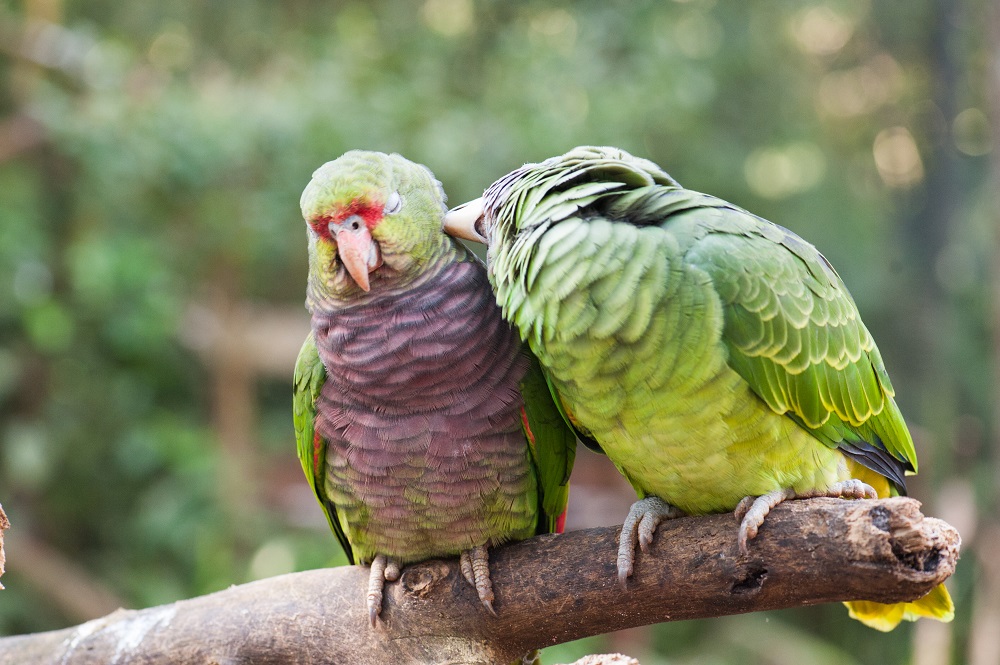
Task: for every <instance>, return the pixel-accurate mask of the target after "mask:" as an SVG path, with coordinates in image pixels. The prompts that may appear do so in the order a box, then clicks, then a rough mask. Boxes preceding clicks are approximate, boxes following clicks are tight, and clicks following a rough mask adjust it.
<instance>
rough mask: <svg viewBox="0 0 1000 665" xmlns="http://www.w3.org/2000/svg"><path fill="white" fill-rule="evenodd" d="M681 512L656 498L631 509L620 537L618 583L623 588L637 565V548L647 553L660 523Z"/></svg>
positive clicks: (637, 504)
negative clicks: (637, 546)
mask: <svg viewBox="0 0 1000 665" xmlns="http://www.w3.org/2000/svg"><path fill="white" fill-rule="evenodd" d="M683 514H684V513H682V512H681V511H680V510H678V509H677V508H675V507H673V506H671V505H670V504H669V503H667V502H666V501H664V500H663V499H661V498H659V497H655V496H651V497H647V498H645V499H642V500H640V501H636V502H635V503H633V504H632V507H631V508H629V511H628V515H627V516H626V517H625V522H624V524H622V530H621V535H619V537H618V559H617V566H618V583H619V584H621V586H622V588H624V587H625V584H626V582H627V580H628V578H629V577H631V576H632V571H633V569H634V563H635V546H636V543H637V542H638V545H639V548H640V549H641V550H642V551H643V552H644V553H645V552H648V551H649V546H650V545H652V543H653V538H654V537H655V535H656V527H658V526H659V525H660V522H662V521H663V520H667V519H673V518H675V517H680V516H681V515H683Z"/></svg>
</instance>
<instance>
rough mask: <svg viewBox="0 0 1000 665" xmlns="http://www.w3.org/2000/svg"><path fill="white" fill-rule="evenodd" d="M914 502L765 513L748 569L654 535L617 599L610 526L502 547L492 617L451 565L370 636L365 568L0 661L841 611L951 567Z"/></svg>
mask: <svg viewBox="0 0 1000 665" xmlns="http://www.w3.org/2000/svg"><path fill="white" fill-rule="evenodd" d="M919 505H920V504H919V503H918V502H916V501H914V500H912V499H904V498H895V499H883V500H877V501H845V500H833V499H814V500H811V501H791V502H787V503H785V504H783V505H781V506H779V507H778V508H776V509H775V510H774V512H772V513H771V515H770V516H769V517H768V519H767V521H766V522H765V524H764V526H763V527H762V528H761V531H760V534H759V535H758V537H757V538H756V539H755V540H754V541H753V542H752V544H751V548H750V554H749V556H747V557H741V556H740V555H739V553H738V550H737V546H736V523H735V520H734V518H733V516H732V515H713V516H708V517H698V518H682V519H678V520H673V521H670V522H667V523H664V524H663V525H661V526H660V529H659V531H658V534H657V538H656V541H655V543H654V544H653V547H652V548H651V551H650V552H649V553H648V554H645V555H640V556H639V557H638V561H637V565H636V570H635V575H634V577H633V578H632V580H631V581H630V582H629V584H628V588H627V589H622V588H621V587H620V586H619V585H618V583H617V580H616V574H615V549H616V547H615V540H616V536H617V529H616V528H613V527H606V528H599V529H588V530H585V531H576V532H572V533H568V534H564V535H561V536H541V537H538V538H533V539H531V540H529V541H526V542H523V543H517V544H514V545H510V546H505V547H500V548H496V549H495V550H494V551H493V553H492V561H491V569H492V573H493V583H494V588H495V591H496V596H497V598H496V604H495V606H496V610H497V612H498V615H499V616H497V617H492V616H490V615H489V614H488V613H487V612H486V610H485V609H484V608H483V607H482V606H481V605H480V604H479V601H478V600H477V598H476V594H475V591H474V590H473V589H472V588H471V587H470V586H469V585H468V584H467V583H466V582H465V581H464V580H463V579H462V576H461V574H460V573H459V571H458V565H457V561H455V560H449V561H429V562H426V563H422V564H418V565H413V566H409V567H407V568H406V569H404V572H403V575H402V577H401V579H400V581H399V582H397V583H394V584H390V585H388V586H387V593H386V598H385V602H384V608H383V611H382V618H383V621H381V623H380V625H379V626H378V628H377V629H374V630H373V629H371V628H369V627H368V625H367V615H366V611H365V600H364V598H365V589H366V586H367V578H368V571H367V569H366V568H360V567H353V566H352V567H344V568H334V569H326V570H313V571H308V572H303V573H294V574H290V575H283V576H280V577H275V578H271V579H266V580H261V581H259V582H253V583H250V584H244V585H242V586H236V587H232V588H229V589H226V590H224V591H220V592H217V593H214V594H211V595H208V596H203V597H199V598H193V599H191V600H184V601H179V602H177V603H174V604H172V605H164V606H160V607H154V608H150V609H146V610H139V611H127V610H119V611H117V612H115V613H113V614H111V615H109V616H107V617H104V618H102V619H97V620H95V621H91V622H88V623H85V624H83V625H81V626H77V627H75V628H67V629H65V630H59V631H53V632H49V633H40V634H36V635H26V636H18V637H8V638H3V639H0V663H11V664H13V663H28V662H59V663H63V664H64V665H82V664H85V663H102V664H104V663H124V662H128V663H133V664H154V663H156V664H158V663H174V664H179V665H184V664H188V663H216V664H219V665H222V664H225V665H237V664H243V663H257V664H268V663H358V664H362V665H363V664H367V663H372V664H376V663H504V662H509V661H511V660H512V659H513V658H514V657H516V656H518V655H520V654H523V653H525V652H527V651H529V650H531V649H535V648H540V647H544V646H548V645H551V644H558V643H560V642H566V641H569V640H574V639H577V638H581V637H585V636H588V635H595V634H599V633H606V632H609V631H613V630H618V629H622V628H628V627H632V626H640V625H645V624H650V623H656V622H662V621H678V620H682V619H695V618H702V617H714V616H723V615H728V614H737V613H742V612H752V611H756V610H766V609H777V608H785V607H796V606H802V605H813V604H817V603H825V602H834V601H843V600H862V599H863V600H875V601H881V602H898V601H904V600H912V599H915V598H918V597H920V596H921V595H923V594H925V593H926V592H927V591H929V590H930V589H931V588H933V587H934V586H936V585H937V584H939V583H941V582H942V581H944V580H945V579H946V578H947V577H948V576H950V575H951V574H952V572H954V570H955V564H956V562H957V560H958V551H959V545H960V538H959V535H958V533H957V532H956V531H955V529H954V528H952V527H951V526H949V525H948V524H946V523H944V522H942V521H941V520H937V519H934V518H926V517H924V516H923V515H922V514H921V513H920V510H919Z"/></svg>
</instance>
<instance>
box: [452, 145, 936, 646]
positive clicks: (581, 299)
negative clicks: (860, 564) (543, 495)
mask: <svg viewBox="0 0 1000 665" xmlns="http://www.w3.org/2000/svg"><path fill="white" fill-rule="evenodd" d="M445 230H446V231H447V232H449V233H451V234H452V235H456V236H458V237H462V238H466V239H470V240H475V241H478V242H482V243H485V244H486V245H487V247H488V254H487V257H488V261H487V263H488V271H489V277H490V281H491V283H492V285H493V289H494V291H495V295H496V299H497V302H498V303H499V305H500V307H501V308H502V310H503V314H504V316H505V317H506V318H507V319H508V320H509V321H511V322H512V323H513V324H514V325H515V326H517V328H518V329H519V330H520V332H521V336H522V338H523V339H525V340H526V341H527V342H528V344H529V345H530V347H531V350H532V351H533V352H534V353H535V355H536V356H537V357H538V359H539V361H540V363H541V365H542V367H543V369H544V371H545V373H546V377H547V379H548V381H549V383H550V386H551V389H552V390H553V392H554V393H555V395H557V397H558V399H557V402H558V403H559V406H560V408H561V410H562V412H563V414H564V416H565V417H566V418H567V419H568V421H569V422H571V423H572V425H573V426H574V427H575V429H576V430H577V432H578V434H579V435H580V438H581V440H582V441H584V442H585V443H589V444H590V445H592V446H597V447H599V449H600V450H602V451H603V452H604V453H605V454H607V456H608V457H609V458H610V459H611V461H612V462H614V464H615V465H616V466H617V467H618V469H619V470H620V471H621V473H622V474H623V475H624V476H625V477H626V478H627V479H628V481H629V482H630V483H631V484H632V486H633V487H634V488H635V490H636V492H637V494H638V495H639V498H640V500H639V501H637V502H636V503H635V504H634V505H633V506H632V509H631V510H630V511H629V515H628V517H627V519H626V521H625V523H624V525H623V527H622V535H621V538H620V541H619V542H620V548H619V552H618V572H619V578H620V579H621V581H622V583H623V584H624V583H625V580H626V578H627V577H628V576H629V575H631V573H632V562H633V557H634V551H635V544H636V540H638V542H639V545H640V547H641V548H642V549H643V550H645V549H646V548H647V546H648V544H649V543H650V542H651V541H652V538H653V533H654V531H655V529H656V526H657V524H658V523H659V522H660V520H662V519H666V518H670V517H675V516H678V515H681V514H689V515H700V514H706V513H716V512H724V511H732V510H735V511H736V512H737V517H739V518H740V520H741V523H740V528H739V535H738V544H739V547H740V549H741V551H742V552H743V553H746V551H747V542H748V541H749V540H751V539H752V538H753V537H754V536H755V535H756V533H757V529H758V528H759V527H760V525H761V524H762V523H763V521H764V518H765V516H766V515H767V513H768V511H769V510H770V509H771V508H773V507H774V506H775V505H777V504H778V503H780V502H781V501H783V500H786V499H792V498H800V497H814V496H833V497H840V496H844V497H851V498H862V497H868V498H874V497H876V496H890V495H895V494H903V493H905V476H906V475H907V474H909V473H915V472H916V470H917V459H916V453H915V451H914V448H913V441H912V439H911V438H910V434H909V432H908V430H907V428H906V425H905V423H904V422H903V417H902V415H901V414H900V411H899V408H898V407H897V406H896V403H895V401H894V400H893V394H894V393H893V388H892V384H891V383H890V382H889V376H888V375H887V374H886V371H885V367H884V366H883V363H882V358H881V356H880V354H879V351H878V348H877V347H876V346H875V342H874V341H873V340H872V337H871V335H870V334H869V332H868V330H867V329H866V328H865V326H864V324H863V323H862V322H861V319H860V317H859V315H858V309H857V306H856V305H855V304H854V301H853V299H852V298H851V296H850V294H849V293H848V291H847V288H846V287H845V286H844V283H843V282H842V281H841V279H840V276H839V275H838V274H837V272H836V271H835V270H834V269H833V266H831V265H830V263H829V262H828V261H827V260H826V259H825V258H824V257H823V256H822V255H821V254H820V253H819V252H818V251H817V250H816V248H815V247H813V246H812V245H810V244H809V243H807V242H806V241H804V240H802V239H801V238H799V237H798V236H796V235H795V234H793V233H792V232H791V231H789V230H787V229H785V228H782V227H780V226H778V225H776V224H772V223H771V222H768V221H766V220H763V219H761V218H760V217H757V216H755V215H753V214H751V213H749V212H747V211H745V210H742V209H740V208H738V207H736V206H734V205H732V204H730V203H727V202H725V201H722V200H720V199H717V198H714V197H712V196H708V195H706V194H700V193H698V192H693V191H690V190H687V189H683V188H682V187H680V186H679V185H678V184H677V183H676V182H675V181H674V180H673V179H672V178H671V177H670V176H669V175H667V173H665V172H664V171H663V170H662V169H660V168H659V167H658V166H657V165H656V164H654V163H652V162H650V161H648V160H645V159H640V158H636V157H634V156H632V155H630V154H628V153H627V152H624V151H622V150H619V149H616V148H597V147H579V148H576V149H574V150H572V151H570V152H568V153H566V154H565V155H562V156H560V157H554V158H552V159H549V160H546V161H544V162H542V163H540V164H528V165H526V166H524V167H522V168H520V169H517V170H516V171H513V172H512V173H510V174H508V175H507V176H505V177H503V178H501V179H500V180H498V181H497V182H495V183H494V184H493V185H492V186H491V187H489V188H488V189H487V191H486V193H485V195H484V196H483V198H481V199H477V200H476V201H473V202H470V203H469V204H466V205H464V206H459V207H458V208H456V209H454V210H453V211H452V212H450V213H449V214H448V215H447V216H446V218H445ZM848 607H849V609H850V611H851V615H852V616H853V617H855V618H857V619H859V620H861V621H863V622H864V623H865V624H867V625H869V626H872V627H874V628H877V629H880V630H891V629H892V628H894V627H895V626H896V625H897V624H898V623H899V622H900V621H901V620H902V619H908V620H914V619H916V618H917V617H918V616H930V617H934V618H937V619H941V620H943V621H949V620H951V618H952V616H953V614H954V609H953V605H952V602H951V598H950V597H949V596H948V592H947V590H946V589H945V588H944V586H943V585H942V586H939V587H937V588H936V589H934V590H932V591H931V592H930V593H929V594H928V595H927V596H925V597H924V598H922V599H920V600H918V601H916V602H913V603H901V604H897V605H884V604H880V603H873V602H854V603H848Z"/></svg>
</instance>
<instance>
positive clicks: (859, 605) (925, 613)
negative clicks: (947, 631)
mask: <svg viewBox="0 0 1000 665" xmlns="http://www.w3.org/2000/svg"><path fill="white" fill-rule="evenodd" d="M844 605H847V610H848V612H850V614H851V618H852V619H857V620H858V621H860V622H861V623H863V624H865V625H866V626H868V627H869V628H874V629H875V630H881V631H882V632H884V633H887V632H889V631H890V630H892V629H893V628H895V627H896V626H898V625H899V622H900V621H903V620H906V621H916V620H917V619H919V618H920V617H927V618H930V619H937V620H938V621H943V622H945V623H948V622H949V621H951V620H952V619H954V618H955V604H954V603H952V602H951V596H950V595H949V594H948V589H946V588H945V587H944V585H943V584H939V585H937V586H936V587H934V588H933V589H931V590H930V592H928V594H927V595H926V596H924V597H923V598H918V599H917V600H914V601H913V602H910V603H894V604H892V605H886V604H885V603H875V602H872V601H869V600H857V601H854V602H851V603H844Z"/></svg>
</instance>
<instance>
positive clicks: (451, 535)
mask: <svg viewBox="0 0 1000 665" xmlns="http://www.w3.org/2000/svg"><path fill="white" fill-rule="evenodd" d="M313 330H314V333H315V338H316V345H317V348H318V350H319V354H320V358H321V359H322V361H323V363H324V365H325V366H326V368H327V381H326V383H325V385H324V387H323V390H322V393H321V395H320V398H319V400H318V402H317V411H318V415H317V422H316V424H317V429H318V431H319V432H320V434H321V435H322V436H323V437H324V438H325V439H326V440H327V441H328V449H327V470H326V473H327V477H326V482H325V485H326V490H327V492H328V495H329V496H330V498H331V500H332V501H333V503H334V504H335V505H336V506H337V508H338V511H339V512H340V513H341V514H342V516H343V517H344V518H345V519H344V520H343V522H344V523H345V524H346V525H347V531H348V538H349V539H350V540H351V542H352V545H353V547H354V548H355V551H356V553H357V554H358V556H359V559H360V560H361V561H367V560H370V559H371V557H372V556H374V555H375V554H376V553H389V554H390V555H392V556H395V557H396V558H399V559H400V560H402V561H403V562H404V563H405V562H406V561H416V560H420V559H423V558H427V557H431V556H445V555H450V554H457V553H458V552H459V551H461V550H464V549H468V548H471V547H473V546H476V545H482V544H487V543H496V542H501V541H503V540H506V539H508V538H524V537H527V536H528V535H531V533H533V531H534V528H535V523H536V521H537V505H536V504H537V498H536V496H537V495H536V490H535V478H534V475H535V474H534V470H533V469H532V467H531V464H530V462H529V459H528V454H527V447H526V443H525V439H524V436H523V433H522V430H521V408H522V405H523V403H522V398H521V395H520V392H519V382H520V380H521V378H522V377H523V375H524V373H525V371H526V369H527V362H526V359H525V357H524V356H523V355H522V353H521V351H520V347H521V345H520V342H519V340H518V338H517V335H516V333H515V332H514V331H513V330H512V329H511V328H510V326H509V325H508V324H507V323H506V322H504V321H503V320H502V318H501V316H500V312H499V309H498V308H497V307H496V304H495V302H494V300H493V295H492V293H491V291H490V289H489V286H488V284H487V281H486V276H485V271H484V270H483V268H482V266H481V265H479V264H477V263H472V262H468V261H466V262H456V263H451V264H448V265H446V266H444V267H443V268H442V270H441V271H440V272H439V273H438V274H437V275H436V276H435V277H433V278H432V279H430V280H427V281H425V282H424V283H422V284H419V285H416V286H413V287H410V288H408V289H406V290H402V291H399V292H396V293H390V294H384V296H383V297H378V296H376V297H373V298H371V299H370V300H368V301H366V302H365V303H364V304H359V305H356V306H352V307H348V308H343V309H338V310H335V311H329V312H319V311H315V312H314V313H313ZM512 507H513V509H512Z"/></svg>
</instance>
